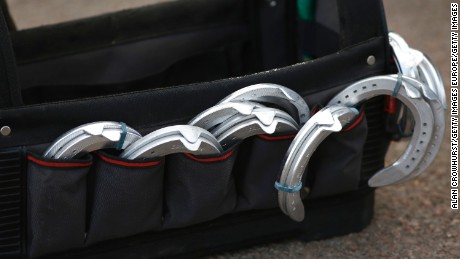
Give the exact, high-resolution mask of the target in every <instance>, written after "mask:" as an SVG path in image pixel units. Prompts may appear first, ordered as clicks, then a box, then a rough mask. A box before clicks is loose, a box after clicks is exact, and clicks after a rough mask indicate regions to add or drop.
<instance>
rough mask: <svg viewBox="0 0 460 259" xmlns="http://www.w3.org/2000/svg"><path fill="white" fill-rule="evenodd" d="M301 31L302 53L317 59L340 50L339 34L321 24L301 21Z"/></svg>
mask: <svg viewBox="0 0 460 259" xmlns="http://www.w3.org/2000/svg"><path fill="white" fill-rule="evenodd" d="M299 30H300V33H301V34H300V44H301V49H302V53H307V54H309V55H311V57H313V58H317V57H322V56H326V55H329V54H332V53H334V52H337V51H339V50H340V47H339V44H340V41H339V34H338V33H336V32H334V31H333V30H331V29H329V28H327V27H325V26H323V25H321V24H318V23H316V22H312V21H300V22H299Z"/></svg>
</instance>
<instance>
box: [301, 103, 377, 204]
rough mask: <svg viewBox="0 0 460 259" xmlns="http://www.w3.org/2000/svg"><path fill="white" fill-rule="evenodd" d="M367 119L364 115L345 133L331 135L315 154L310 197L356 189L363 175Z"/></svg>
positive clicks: (310, 171)
mask: <svg viewBox="0 0 460 259" xmlns="http://www.w3.org/2000/svg"><path fill="white" fill-rule="evenodd" d="M367 130H368V128H367V120H366V116H365V114H364V111H363V109H361V113H360V115H359V116H358V117H357V118H356V119H355V121H354V122H351V123H350V124H349V126H347V127H346V128H345V129H343V130H342V131H341V132H338V133H333V134H331V135H329V136H328V137H327V138H326V139H325V140H324V141H323V143H321V145H319V146H318V148H317V149H316V151H315V152H314V153H313V155H312V157H311V159H310V163H309V165H308V171H309V173H308V177H307V184H306V186H308V187H309V188H310V193H309V195H308V198H315V197H324V196H331V195H335V194H339V193H344V192H347V191H352V190H356V189H358V187H359V183H360V178H361V163H362V156H363V147H364V143H365V142H366V138H367Z"/></svg>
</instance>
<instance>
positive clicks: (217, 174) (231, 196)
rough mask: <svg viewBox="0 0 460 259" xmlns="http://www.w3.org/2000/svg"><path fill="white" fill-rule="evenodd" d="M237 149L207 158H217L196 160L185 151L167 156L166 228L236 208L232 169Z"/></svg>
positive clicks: (214, 215)
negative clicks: (184, 152) (185, 153)
mask: <svg viewBox="0 0 460 259" xmlns="http://www.w3.org/2000/svg"><path fill="white" fill-rule="evenodd" d="M236 153H237V150H236V149H229V150H228V151H226V152H224V153H223V154H222V155H219V156H218V157H217V156H215V157H207V158H206V159H216V158H218V159H219V160H218V161H196V160H194V159H192V158H190V157H188V156H186V155H184V154H173V155H170V156H167V157H166V173H165V194H164V195H165V221H164V227H165V228H166V229H169V228H179V227H185V226H189V225H194V224H197V223H201V222H205V221H208V220H212V219H215V218H217V217H220V216H222V215H225V214H228V213H231V212H233V210H234V208H235V205H236V190H235V181H234V178H233V175H232V172H233V167H234V163H235V159H236V156H237V154H236ZM227 156H228V157H227ZM222 159H223V160H222Z"/></svg>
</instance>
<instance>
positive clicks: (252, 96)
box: [219, 83, 310, 126]
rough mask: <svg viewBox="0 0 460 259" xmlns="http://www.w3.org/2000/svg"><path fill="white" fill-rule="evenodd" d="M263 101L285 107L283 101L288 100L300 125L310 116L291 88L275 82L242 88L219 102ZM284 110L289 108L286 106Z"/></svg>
mask: <svg viewBox="0 0 460 259" xmlns="http://www.w3.org/2000/svg"><path fill="white" fill-rule="evenodd" d="M245 101H253V102H265V103H273V104H276V105H278V106H280V107H286V104H285V103H284V102H283V101H288V102H289V103H290V104H292V105H294V106H295V107H296V109H297V113H298V116H299V124H300V126H302V125H303V124H305V123H306V122H307V120H308V119H309V118H310V109H309V108H308V105H307V103H306V102H305V100H304V99H303V98H302V97H301V96H300V95H299V94H298V93H296V92H294V91H293V90H291V89H289V88H287V87H284V86H281V85H277V84H268V83H264V84H256V85H251V86H247V87H245V88H242V89H240V90H238V91H236V92H234V93H232V94H230V95H229V96H227V97H225V98H224V99H222V100H221V101H220V102H219V103H226V102H245ZM286 108H287V109H286V110H289V108H288V107H286Z"/></svg>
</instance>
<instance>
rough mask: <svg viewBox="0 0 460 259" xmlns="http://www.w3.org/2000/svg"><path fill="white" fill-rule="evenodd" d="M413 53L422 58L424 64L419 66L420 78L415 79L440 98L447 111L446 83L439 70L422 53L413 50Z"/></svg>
mask: <svg viewBox="0 0 460 259" xmlns="http://www.w3.org/2000/svg"><path fill="white" fill-rule="evenodd" d="M411 51H412V52H413V53H418V54H417V55H421V56H422V62H421V63H420V64H419V65H418V66H417V69H418V71H419V73H418V74H419V77H418V78H415V79H417V80H419V81H421V82H422V83H425V84H426V85H427V86H428V87H429V88H430V89H431V90H432V91H433V92H434V93H435V94H436V96H437V97H438V99H439V101H440V103H441V104H442V106H443V108H444V109H447V101H446V92H445V90H444V83H443V82H442V77H441V75H440V74H439V71H438V69H436V67H435V66H434V65H433V63H432V62H431V61H430V59H429V58H428V57H427V56H426V55H425V54H423V53H422V52H420V51H418V50H415V49H411Z"/></svg>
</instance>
